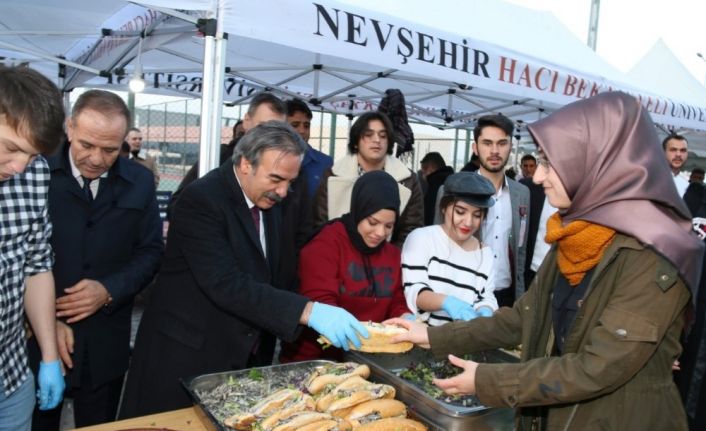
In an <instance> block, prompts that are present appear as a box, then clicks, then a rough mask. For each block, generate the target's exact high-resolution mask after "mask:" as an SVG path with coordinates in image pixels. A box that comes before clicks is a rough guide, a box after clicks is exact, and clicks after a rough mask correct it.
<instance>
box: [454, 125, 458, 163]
mask: <svg viewBox="0 0 706 431" xmlns="http://www.w3.org/2000/svg"><path fill="white" fill-rule="evenodd" d="M453 167H454V171H456V170H458V129H455V136H454V165H453Z"/></svg>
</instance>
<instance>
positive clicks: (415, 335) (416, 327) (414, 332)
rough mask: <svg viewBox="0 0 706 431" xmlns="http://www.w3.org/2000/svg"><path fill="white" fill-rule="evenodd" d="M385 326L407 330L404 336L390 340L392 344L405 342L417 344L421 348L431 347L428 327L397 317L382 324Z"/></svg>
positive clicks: (397, 336)
mask: <svg viewBox="0 0 706 431" xmlns="http://www.w3.org/2000/svg"><path fill="white" fill-rule="evenodd" d="M382 323H383V324H385V325H397V326H401V327H403V328H405V329H407V331H408V332H405V333H404V334H400V335H395V336H394V337H392V338H391V339H390V342H391V343H393V344H394V343H402V342H404V341H407V342H410V343H413V344H416V345H417V346H419V347H422V348H424V349H428V348H429V347H430V345H429V334H428V333H427V325H425V324H424V323H420V322H417V321H411V320H407V319H402V318H399V317H396V318H394V319H389V320H386V321H384V322H382Z"/></svg>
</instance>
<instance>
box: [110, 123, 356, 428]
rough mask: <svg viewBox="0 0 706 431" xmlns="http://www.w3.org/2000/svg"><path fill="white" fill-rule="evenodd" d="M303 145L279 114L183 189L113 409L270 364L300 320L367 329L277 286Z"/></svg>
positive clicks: (330, 331)
mask: <svg viewBox="0 0 706 431" xmlns="http://www.w3.org/2000/svg"><path fill="white" fill-rule="evenodd" d="M305 150H306V144H305V143H304V142H303V141H302V139H301V138H300V137H299V135H297V133H296V132H295V131H294V129H292V128H291V126H289V125H288V124H285V123H284V122H281V121H269V122H266V123H263V124H261V125H259V126H257V127H255V128H254V129H252V130H250V131H249V132H248V133H246V134H245V135H244V136H243V138H242V139H241V140H240V142H239V143H238V146H237V147H236V148H235V152H234V154H233V162H232V163H226V164H223V165H222V166H221V167H220V168H218V169H215V170H213V171H211V172H209V173H208V174H207V175H206V176H205V177H203V178H201V179H199V180H197V181H195V182H194V183H193V184H192V185H191V186H189V187H187V188H186V189H184V193H183V195H182V197H181V200H180V202H179V205H177V206H176V208H175V212H174V216H173V219H172V221H171V223H170V225H169V241H168V242H167V250H166V254H165V258H164V262H163V264H162V268H161V270H160V273H159V275H158V276H157V281H156V283H155V285H154V290H153V292H152V297H151V298H150V302H149V304H148V306H147V309H146V310H145V313H144V315H143V316H142V322H141V324H140V329H139V331H138V334H137V340H136V342H135V350H134V354H133V359H132V362H131V364H130V372H129V373H128V381H127V385H126V388H125V394H124V397H123V407H122V410H121V417H133V416H141V415H145V414H149V413H155V412H159V411H165V410H173V409H177V408H183V407H188V406H190V405H191V399H190V398H189V397H188V395H187V393H186V392H185V391H184V390H183V388H182V387H181V384H180V382H179V379H180V378H185V377H189V376H194V375H200V374H206V373H214V372H219V371H227V370H237V369H242V368H246V367H254V366H262V365H267V364H270V363H271V361H272V352H273V348H274V342H275V340H274V336H276V337H279V338H281V339H282V340H284V341H293V340H294V339H295V338H296V337H297V336H298V335H299V333H300V332H301V329H302V328H303V325H308V326H309V327H311V328H313V329H314V330H316V331H317V332H319V333H321V334H323V335H325V336H326V338H328V339H329V340H331V341H332V342H333V344H334V345H336V346H337V347H344V348H347V346H348V342H352V343H355V344H357V345H360V341H359V339H358V336H357V334H361V335H362V336H364V337H367V336H368V334H367V331H366V330H365V328H364V327H363V326H362V325H361V324H360V322H358V320H357V319H356V318H355V317H353V316H352V315H351V314H350V313H348V312H347V311H345V310H343V309H342V308H338V307H333V306H330V305H326V304H321V303H312V302H310V301H309V300H308V299H307V298H305V297H303V296H301V295H297V294H296V293H293V292H289V291H287V290H285V289H284V288H283V286H281V281H280V280H279V278H278V277H279V274H278V273H277V271H276V269H277V268H278V267H279V260H280V259H287V258H291V256H282V255H281V244H280V242H281V232H280V227H281V213H280V210H281V208H280V206H279V205H275V204H276V203H277V202H280V201H281V200H282V199H284V198H285V197H286V196H287V193H288V191H287V190H288V188H289V185H290V184H291V182H292V181H293V180H294V179H295V178H296V177H297V175H298V174H299V168H300V166H301V161H302V157H303V155H304V151H305Z"/></svg>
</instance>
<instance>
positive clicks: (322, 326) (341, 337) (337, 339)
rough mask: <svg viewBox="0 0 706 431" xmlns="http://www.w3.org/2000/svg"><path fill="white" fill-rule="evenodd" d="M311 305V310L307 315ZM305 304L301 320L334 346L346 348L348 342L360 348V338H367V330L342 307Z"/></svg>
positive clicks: (318, 303)
mask: <svg viewBox="0 0 706 431" xmlns="http://www.w3.org/2000/svg"><path fill="white" fill-rule="evenodd" d="M309 304H312V306H311V312H310V313H309V314H308V316H306V315H307V310H309ZM309 304H307V308H306V309H305V311H304V316H302V320H305V322H302V323H306V325H308V326H309V327H310V328H312V329H314V330H315V331H316V332H318V333H319V334H321V335H323V336H324V337H326V338H328V340H329V341H331V344H333V345H334V346H336V347H338V348H341V349H344V350H348V342H351V343H352V344H353V345H354V346H355V347H356V348H360V338H359V336H362V337H363V338H368V337H369V334H368V330H367V329H365V327H364V326H363V325H361V324H360V322H359V321H358V319H356V318H355V317H354V316H353V315H352V314H351V313H349V312H347V311H346V310H344V309H343V308H340V307H334V306H332V305H327V304H322V303H320V302H314V303H311V302H310V303H309Z"/></svg>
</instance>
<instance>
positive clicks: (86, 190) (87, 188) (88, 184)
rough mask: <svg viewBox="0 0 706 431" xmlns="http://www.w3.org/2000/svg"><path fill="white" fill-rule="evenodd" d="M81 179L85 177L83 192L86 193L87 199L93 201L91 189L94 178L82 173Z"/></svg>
mask: <svg viewBox="0 0 706 431" xmlns="http://www.w3.org/2000/svg"><path fill="white" fill-rule="evenodd" d="M81 179H83V193H84V194H85V195H86V199H88V202H93V192H92V191H91V182H92V181H93V180H92V179H90V178H86V177H84V176H83V175H81Z"/></svg>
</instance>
